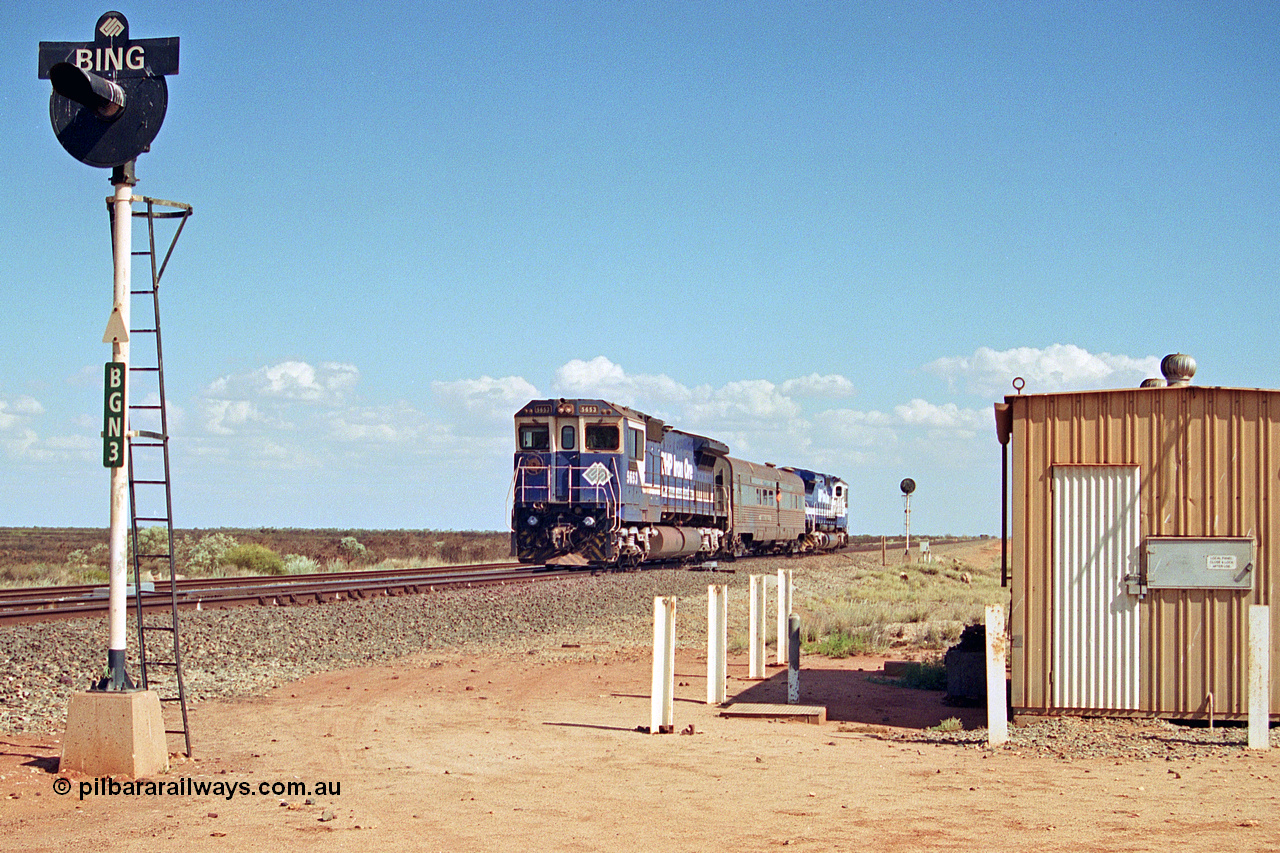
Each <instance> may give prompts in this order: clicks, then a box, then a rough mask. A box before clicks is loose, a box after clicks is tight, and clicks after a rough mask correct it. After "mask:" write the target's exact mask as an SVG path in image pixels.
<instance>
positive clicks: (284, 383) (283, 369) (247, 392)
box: [206, 361, 360, 404]
mask: <svg viewBox="0 0 1280 853" xmlns="http://www.w3.org/2000/svg"><path fill="white" fill-rule="evenodd" d="M359 381H360V371H359V370H357V369H356V367H355V365H351V364H339V363H337V362H323V363H322V364H320V366H319V367H315V366H312V365H310V364H308V363H306V362H305V361H282V362H280V363H279V364H273V365H270V366H267V367H260V368H258V369H257V370H253V371H250V372H249V373H241V374H237V375H232V376H223V377H220V378H218V379H215V380H214V381H213V382H212V383H210V385H209V387H208V388H207V389H206V394H207V395H208V396H211V397H230V398H235V397H263V398H279V399H285V400H297V401H300V402H306V403H329V404H332V403H337V402H340V401H341V400H342V399H343V398H344V397H345V395H346V394H348V393H349V392H350V391H351V390H352V389H354V388H355V386H356V384H357V383H358V382H359Z"/></svg>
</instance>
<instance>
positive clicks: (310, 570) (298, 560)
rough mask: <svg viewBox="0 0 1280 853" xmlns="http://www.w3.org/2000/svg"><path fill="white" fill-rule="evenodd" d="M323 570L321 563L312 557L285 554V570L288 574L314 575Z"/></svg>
mask: <svg viewBox="0 0 1280 853" xmlns="http://www.w3.org/2000/svg"><path fill="white" fill-rule="evenodd" d="M320 571H321V568H320V564H319V563H317V562H316V561H315V560H313V559H311V558H310V557H304V556H302V555H301V554H285V555H284V572H283V574H286V575H314V574H318V573H319V572H320Z"/></svg>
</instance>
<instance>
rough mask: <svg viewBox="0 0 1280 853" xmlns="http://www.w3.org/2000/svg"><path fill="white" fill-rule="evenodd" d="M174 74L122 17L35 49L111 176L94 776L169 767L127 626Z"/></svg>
mask: <svg viewBox="0 0 1280 853" xmlns="http://www.w3.org/2000/svg"><path fill="white" fill-rule="evenodd" d="M177 73H178V39H177V38H176V37H174V38H161V39H138V40H134V39H132V38H131V37H130V33H129V22H128V20H127V19H126V18H125V16H124V15H122V14H120V13H119V12H107V13H105V14H103V15H102V16H101V17H100V18H98V21H97V23H96V24H95V26H94V35H93V40H92V41H88V42H41V43H40V55H39V67H38V70H37V76H38V77H39V78H40V79H47V80H49V82H50V83H51V84H52V86H53V93H52V94H51V95H50V99H49V119H50V122H51V124H52V125H53V131H54V135H55V136H56V137H57V139H58V142H59V143H60V144H61V145H62V147H63V148H65V149H66V150H67V152H68V153H69V154H71V156H73V157H75V158H76V159H77V160H79V161H80V162H82V163H84V164H86V165H88V166H94V167H98V168H109V169H111V184H112V186H113V189H114V192H113V195H112V197H111V199H109V200H108V204H109V205H110V207H111V212H112V235H111V236H112V253H113V258H114V261H113V266H114V270H113V273H114V274H113V285H112V307H111V314H110V316H109V318H108V321H107V326H106V332H105V334H104V335H103V339H102V340H103V343H108V344H110V345H111V360H110V361H109V362H107V364H106V366H105V376H104V392H103V394H104V412H103V456H102V464H103V465H104V466H105V467H106V468H108V470H109V471H110V481H111V484H110V536H109V540H108V555H109V556H108V561H109V586H108V596H109V598H108V606H109V611H108V624H109V632H108V635H109V636H108V647H107V665H106V674H105V675H104V676H103V677H102V678H101V679H100V680H97V681H96V682H95V684H94V687H93V689H92V690H91V691H89V692H88V693H81V694H75V695H73V696H72V699H71V704H70V706H69V707H68V711H67V734H66V738H65V739H64V746H63V765H64V767H63V769H68V770H78V771H80V772H84V773H88V774H92V775H110V774H121V775H127V776H134V777H136V776H141V775H149V774H151V773H155V772H159V771H163V770H165V769H167V768H168V763H169V757H168V748H167V742H166V739H165V726H164V722H163V718H162V716H161V713H160V703H159V698H158V696H157V694H156V693H155V691H152V690H145V689H143V690H139V689H137V688H136V687H135V685H134V682H133V680H132V679H130V678H129V675H128V673H127V672H126V651H127V640H126V618H125V617H126V609H127V583H128V573H127V567H126V560H127V554H128V545H127V529H128V522H129V516H128V515H127V512H128V509H127V508H128V503H127V502H128V500H129V465H130V460H129V436H130V435H131V433H130V425H129V383H128V376H129V355H130V354H129V331H130V317H129V306H130V301H131V300H130V292H131V272H132V270H131V266H132V263H131V261H132V254H133V245H132V228H133V207H132V205H133V186H134V185H135V184H136V183H137V179H136V177H135V173H134V163H135V160H136V158H137V157H138V155H140V154H142V153H144V152H147V151H149V150H150V148H151V143H152V141H153V140H154V139H155V137H156V134H157V133H158V132H159V131H160V125H161V124H162V123H163V121H164V115H165V111H166V109H167V107H168V87H167V84H166V83H165V76H166V75H170V74H177ZM157 340H158V338H157ZM175 635H176V634H175ZM144 680H145V679H144Z"/></svg>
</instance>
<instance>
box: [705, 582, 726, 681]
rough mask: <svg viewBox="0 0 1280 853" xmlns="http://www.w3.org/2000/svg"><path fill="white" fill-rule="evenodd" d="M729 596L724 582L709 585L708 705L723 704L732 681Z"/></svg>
mask: <svg viewBox="0 0 1280 853" xmlns="http://www.w3.org/2000/svg"><path fill="white" fill-rule="evenodd" d="M728 648H729V595H728V589H727V588H726V587H725V586H724V585H723V584H711V585H709V586H708V587H707V704H708V705H723V704H724V702H725V699H727V698H728V695H729V691H728V681H729V656H728Z"/></svg>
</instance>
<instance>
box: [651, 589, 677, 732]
mask: <svg viewBox="0 0 1280 853" xmlns="http://www.w3.org/2000/svg"><path fill="white" fill-rule="evenodd" d="M675 687H676V599H675V597H674V596H665V597H664V596H658V597H657V598H655V599H654V600H653V691H652V702H651V705H650V712H649V733H650V734H655V735H656V734H666V733H668V732H671V731H673V730H674V728H675V692H676V691H675Z"/></svg>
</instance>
